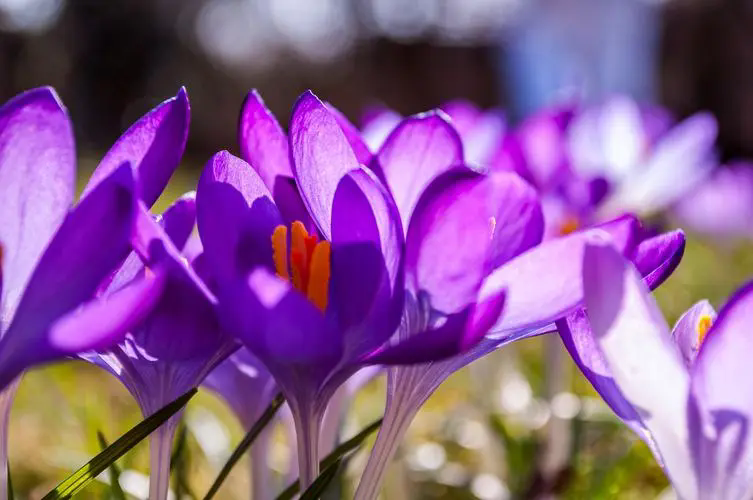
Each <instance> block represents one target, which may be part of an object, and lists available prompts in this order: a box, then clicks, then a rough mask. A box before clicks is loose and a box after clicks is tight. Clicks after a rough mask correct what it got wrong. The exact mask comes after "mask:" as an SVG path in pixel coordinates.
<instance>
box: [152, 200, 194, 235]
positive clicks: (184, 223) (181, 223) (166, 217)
mask: <svg viewBox="0 0 753 500" xmlns="http://www.w3.org/2000/svg"><path fill="white" fill-rule="evenodd" d="M158 220H159V221H160V222H161V224H162V227H163V228H164V229H165V232H166V233H167V235H168V236H169V237H170V240H171V241H172V242H173V244H174V245H175V247H176V248H179V249H182V248H183V247H184V246H185V245H186V242H187V241H188V237H189V236H191V233H192V232H193V229H194V226H195V225H196V192H195V191H190V192H188V193H185V194H184V195H182V196H181V197H180V198H178V199H177V200H175V201H174V202H173V203H172V204H171V205H170V206H169V207H168V208H167V210H165V212H164V213H163V214H162V215H161V216H160V217H159V218H158Z"/></svg>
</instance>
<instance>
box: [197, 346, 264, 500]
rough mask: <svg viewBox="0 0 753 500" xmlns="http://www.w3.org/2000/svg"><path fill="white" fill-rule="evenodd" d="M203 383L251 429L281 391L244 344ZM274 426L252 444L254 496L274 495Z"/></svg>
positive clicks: (252, 493) (247, 428) (246, 429)
mask: <svg viewBox="0 0 753 500" xmlns="http://www.w3.org/2000/svg"><path fill="white" fill-rule="evenodd" d="M202 385H203V386H204V387H206V388H208V389H210V390H211V391H213V392H215V393H216V394H217V395H219V396H220V397H221V398H222V399H224V400H225V402H226V403H227V404H228V406H229V407H230V409H231V410H233V413H234V414H235V416H236V417H237V418H238V420H239V421H240V423H241V426H242V427H243V430H244V431H248V430H249V429H251V427H252V426H253V425H254V423H255V422H256V421H257V420H258V419H259V417H261V415H262V413H263V412H264V410H265V409H266V408H267V406H269V403H270V402H271V401H272V398H274V396H275V393H276V392H277V384H276V383H275V380H274V379H273V378H272V375H271V374H270V373H269V372H268V371H267V369H266V368H265V367H264V365H262V364H261V362H259V360H258V359H256V358H255V357H254V355H253V354H251V353H250V352H249V350H248V349H245V348H241V349H239V350H238V351H236V352H235V353H233V354H232V355H231V356H230V357H229V358H228V359H226V360H225V361H223V362H222V363H220V365H219V366H217V368H215V369H214V370H212V372H211V373H210V374H209V375H208V376H207V377H206V378H205V379H204V382H203V383H202ZM272 430H273V426H271V425H268V426H267V428H265V429H264V431H262V433H261V434H259V436H257V438H256V440H255V441H254V443H253V444H252V445H251V450H250V451H249V454H250V455H251V488H252V490H251V498H273V497H274V495H275V492H274V490H273V487H272V486H273V481H272V477H271V469H270V468H269V466H268V465H267V454H268V451H269V439H270V437H271V433H272Z"/></svg>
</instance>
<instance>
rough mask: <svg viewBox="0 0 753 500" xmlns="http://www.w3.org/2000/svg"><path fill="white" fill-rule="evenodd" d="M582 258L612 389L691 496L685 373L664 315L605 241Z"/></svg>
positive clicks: (684, 494)
mask: <svg viewBox="0 0 753 500" xmlns="http://www.w3.org/2000/svg"><path fill="white" fill-rule="evenodd" d="M583 260H584V265H583V289H584V294H585V302H586V307H587V309H588V313H589V317H590V319H591V327H592V328H593V333H594V337H595V338H596V340H597V342H598V344H599V347H600V348H601V350H602V352H603V353H604V357H605V358H606V360H607V362H608V363H609V367H610V368H611V371H612V374H613V376H614V380H615V382H616V383H617V386H618V388H619V389H620V391H621V392H622V394H623V395H624V396H625V398H626V399H627V400H628V401H629V402H630V404H631V405H632V406H633V407H635V408H637V409H638V410H639V412H640V414H641V417H642V420H643V422H644V424H645V425H646V427H647V428H648V429H649V431H650V432H651V435H652V436H653V438H654V441H655V442H656V445H657V448H658V449H659V451H660V453H661V456H662V458H663V460H664V463H665V466H666V471H667V473H668V475H669V477H670V478H671V479H672V483H673V484H674V486H675V488H676V489H677V491H678V493H679V494H680V496H682V497H683V498H693V497H695V495H694V493H695V487H696V478H695V474H694V471H693V467H692V457H691V452H690V449H689V447H688V417H687V413H686V412H687V405H688V396H689V389H690V377H689V375H688V372H687V371H686V369H685V365H684V363H683V361H682V358H681V356H680V353H679V351H678V349H677V347H676V346H675V345H674V343H673V342H672V340H671V339H670V335H669V331H668V328H667V325H666V323H665V322H664V318H663V317H662V315H661V312H660V311H659V308H658V307H657V306H656V303H655V302H654V301H653V299H652V297H651V295H650V294H649V292H648V289H647V288H646V286H645V285H644V284H643V282H642V280H641V277H640V276H639V275H638V272H637V271H636V270H635V268H634V267H633V266H632V265H631V264H630V263H629V262H628V261H627V260H625V259H624V258H623V256H622V255H620V253H619V252H618V251H617V250H616V249H615V248H614V247H612V246H611V245H610V244H600V245H587V246H586V249H585V253H584V256H583Z"/></svg>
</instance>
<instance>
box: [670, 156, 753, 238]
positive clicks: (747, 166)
mask: <svg viewBox="0 0 753 500" xmlns="http://www.w3.org/2000/svg"><path fill="white" fill-rule="evenodd" d="M672 213H673V214H674V215H675V216H676V217H677V218H678V220H679V221H680V223H681V224H683V226H684V227H685V226H687V228H688V229H691V230H694V231H697V232H699V233H702V234H706V235H709V236H714V237H716V238H723V239H727V240H729V239H735V238H753V164H751V163H749V162H736V163H733V164H731V165H728V166H723V167H720V168H718V169H717V170H715V171H714V173H713V174H711V176H710V177H709V178H708V179H706V180H705V181H704V182H702V183H700V184H699V185H698V186H696V188H695V189H693V190H692V191H691V192H690V193H688V194H687V195H685V196H683V197H682V198H681V199H680V200H679V201H678V202H677V204H676V205H675V206H674V208H673V209H672Z"/></svg>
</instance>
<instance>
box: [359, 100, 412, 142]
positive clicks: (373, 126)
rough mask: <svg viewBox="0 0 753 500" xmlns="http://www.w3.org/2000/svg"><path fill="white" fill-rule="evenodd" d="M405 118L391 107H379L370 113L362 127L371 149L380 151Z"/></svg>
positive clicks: (362, 133) (362, 135)
mask: <svg viewBox="0 0 753 500" xmlns="http://www.w3.org/2000/svg"><path fill="white" fill-rule="evenodd" d="M402 120H403V116H402V115H401V114H400V113H397V112H396V111H392V110H391V109H387V108H384V109H379V110H376V111H374V112H372V113H369V115H368V116H367V118H366V119H365V120H364V123H363V127H362V129H361V137H363V139H364V141H365V142H366V145H367V146H368V147H369V149H370V150H371V151H378V150H379V148H381V147H382V144H384V141H385V140H386V139H387V137H389V135H390V133H391V132H392V131H393V130H394V128H395V127H397V125H398V124H399V123H400V122H401V121H402Z"/></svg>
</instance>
